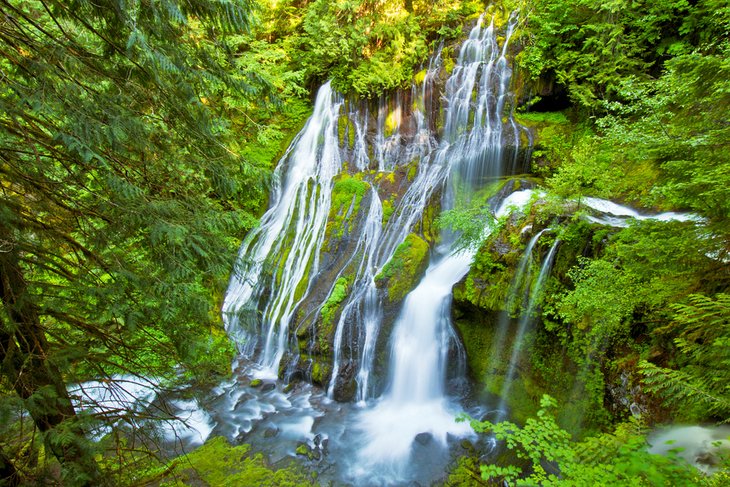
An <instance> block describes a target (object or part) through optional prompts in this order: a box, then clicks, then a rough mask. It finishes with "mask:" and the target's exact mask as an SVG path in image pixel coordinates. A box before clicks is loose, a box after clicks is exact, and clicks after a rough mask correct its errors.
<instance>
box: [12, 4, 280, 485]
mask: <svg viewBox="0 0 730 487" xmlns="http://www.w3.org/2000/svg"><path fill="white" fill-rule="evenodd" d="M252 8H253V5H252V3H251V2H249V1H248V0H216V1H202V0H94V1H88V0H2V1H0V14H1V20H0V71H2V84H1V85H0V178H1V181H2V186H1V187H0V191H1V192H2V198H1V199H0V247H1V250H2V251H1V252H0V282H1V283H2V286H0V288H1V289H0V291H1V294H2V296H1V297H2V309H1V310H0V359H1V360H2V365H3V367H2V378H3V382H2V384H3V391H6V392H4V393H3V394H4V395H5V394H8V393H9V391H14V392H15V393H16V394H17V395H18V396H19V397H20V398H21V399H22V400H23V401H24V405H25V408H26V409H27V410H28V411H29V412H30V414H31V416H32V417H33V419H34V421H35V423H36V425H37V427H38V429H39V431H40V432H42V433H43V434H44V436H45V440H46V446H47V448H48V451H50V452H52V453H53V454H54V455H55V456H56V457H57V458H58V459H59V461H60V462H61V463H62V465H63V467H64V472H65V473H64V475H65V476H66V477H65V482H66V483H68V485H88V484H95V485H96V484H100V483H104V482H105V481H107V480H108V479H105V478H104V477H103V476H102V475H101V474H100V472H99V469H98V467H97V466H96V465H95V462H94V461H93V445H91V444H89V443H88V442H87V441H86V440H85V434H84V425H83V424H82V422H81V421H80V419H79V417H77V416H76V414H75V412H74V409H73V407H72V406H71V402H70V398H69V396H68V393H67V387H66V384H67V383H68V382H69V381H77V380H82V379H85V378H87V377H89V376H101V377H104V376H111V374H113V373H118V372H128V373H132V374H137V375H144V376H166V375H169V374H170V373H171V372H172V370H173V367H175V366H177V365H178V364H182V365H183V366H187V367H188V370H189V373H191V374H197V375H198V376H202V377H206V376H210V375H211V374H214V373H219V372H225V371H226V369H227V363H226V362H227V360H226V359H225V353H224V352H223V350H222V349H221V345H220V340H219V339H217V338H215V335H213V336H212V335H211V333H210V330H211V329H215V328H216V327H218V328H220V323H219V318H218V316H217V315H218V313H217V302H218V300H219V299H220V295H221V293H222V289H223V287H224V285H225V281H226V276H227V273H228V271H229V267H230V265H231V262H232V261H233V259H234V257H235V249H236V246H237V243H238V241H237V239H238V238H240V237H241V236H242V235H243V233H244V232H245V231H246V230H247V229H248V228H250V227H251V226H252V225H253V224H254V223H255V218H254V216H253V214H252V213H253V212H255V211H258V207H259V203H260V201H261V196H262V195H263V194H264V192H265V191H264V176H265V172H264V171H263V168H261V167H259V166H257V165H254V164H251V163H249V162H248V161H247V160H246V159H245V158H244V157H242V156H241V155H240V154H239V153H237V150H236V148H237V145H236V144H235V139H236V138H237V135H236V134H235V133H234V132H233V130H234V128H235V126H234V122H233V121H232V120H231V119H230V117H229V114H228V113H227V112H226V111H225V108H226V101H225V100H228V101H229V102H233V101H235V103H237V104H238V105H239V106H252V105H254V101H255V102H256V103H260V100H266V99H268V97H269V95H270V94H271V91H272V88H271V85H270V84H269V83H267V82H266V81H264V80H263V79H262V78H261V77H260V76H258V74H257V73H255V72H253V71H248V70H247V69H246V68H245V66H241V65H240V64H237V63H236V62H235V56H234V54H235V53H234V52H232V51H231V49H230V46H229V45H228V44H227V43H226V42H225V41H226V39H227V36H231V35H234V34H236V35H237V34H245V33H247V32H248V30H249V29H250V27H251V25H252V24H251V23H252V19H253V17H252ZM246 100H248V101H249V102H248V105H247V104H246ZM221 353H222V354H221ZM200 357H212V358H211V360H207V361H206V360H201V359H200ZM216 358H219V359H221V361H219V363H216V362H215V360H216ZM221 364H222V366H221ZM193 367H195V369H194V370H193Z"/></svg>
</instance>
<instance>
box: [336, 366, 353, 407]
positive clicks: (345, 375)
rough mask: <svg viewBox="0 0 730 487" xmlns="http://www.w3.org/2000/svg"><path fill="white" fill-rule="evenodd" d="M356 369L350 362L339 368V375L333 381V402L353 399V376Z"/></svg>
mask: <svg viewBox="0 0 730 487" xmlns="http://www.w3.org/2000/svg"><path fill="white" fill-rule="evenodd" d="M356 373H357V367H356V366H355V364H354V363H352V362H345V363H343V364H342V366H341V367H340V373H339V374H338V375H337V379H336V380H335V387H334V389H333V391H332V395H333V396H334V399H335V401H339V402H347V401H351V400H352V399H353V398H354V397H355V389H356V388H357V384H356V383H355V374H356Z"/></svg>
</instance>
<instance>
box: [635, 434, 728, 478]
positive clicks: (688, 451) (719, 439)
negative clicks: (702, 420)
mask: <svg viewBox="0 0 730 487" xmlns="http://www.w3.org/2000/svg"><path fill="white" fill-rule="evenodd" d="M647 440H648V442H649V444H650V445H651V447H650V448H649V453H656V454H659V455H668V454H669V453H670V451H676V452H677V456H678V457H679V458H683V459H684V460H686V461H687V462H689V463H690V464H691V465H694V466H695V467H696V468H697V469H698V470H700V471H702V472H704V473H706V474H708V475H709V474H712V473H714V472H715V471H717V469H718V466H719V465H720V463H721V461H722V459H723V458H728V457H729V456H730V426H728V425H722V426H672V427H669V428H665V429H661V430H658V431H655V432H653V433H651V434H650V435H649V436H648V438H647Z"/></svg>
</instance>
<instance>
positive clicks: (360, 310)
mask: <svg viewBox="0 0 730 487" xmlns="http://www.w3.org/2000/svg"><path fill="white" fill-rule="evenodd" d="M440 68H441V65H440V51H439V52H438V53H437V54H436V55H435V56H434V58H433V59H432V60H431V62H430V63H429V67H428V70H427V71H426V75H425V76H424V79H423V81H422V83H421V84H420V85H419V84H416V83H414V85H413V87H412V90H411V92H412V95H411V96H412V98H413V100H414V105H415V106H416V109H415V111H414V113H413V118H414V119H415V124H414V125H415V127H414V134H415V135H414V136H413V139H412V142H411V144H409V146H408V148H407V149H406V151H405V154H404V155H405V160H411V159H420V161H421V163H420V164H419V167H418V173H417V174H416V176H415V179H414V180H413V182H412V183H411V184H410V186H409V187H408V189H407V190H406V192H405V194H404V195H403V197H402V198H401V200H400V202H399V204H398V205H397V207H396V208H395V209H394V211H393V215H392V217H391V218H390V219H389V220H388V222H387V223H386V226H385V228H384V229H383V230H382V232H381V231H380V230H379V228H380V226H381V222H382V205H381V203H380V200H379V199H378V198H379V196H378V193H377V192H376V191H373V192H372V198H373V199H374V200H375V199H377V200H378V205H379V206H380V209H379V210H377V213H376V212H374V211H373V208H372V207H371V210H370V211H369V212H368V214H367V216H366V219H365V224H364V228H365V231H364V232H363V246H362V252H361V253H360V255H362V260H361V263H360V265H359V267H358V270H357V275H356V278H355V281H354V284H353V288H352V290H351V292H350V294H349V296H348V298H347V302H346V303H345V305H344V306H343V308H342V312H341V314H340V318H339V320H338V322H337V328H336V331H335V337H334V361H333V371H332V378H331V380H330V383H329V385H328V388H327V394H328V396H329V397H330V398H332V397H334V389H335V386H336V384H337V381H338V379H339V371H340V369H341V367H342V361H343V346H344V345H345V340H344V335H345V332H346V329H347V328H348V327H356V328H357V330H355V331H354V332H353V331H350V335H355V336H358V337H359V342H361V347H360V349H359V358H358V357H357V356H356V357H354V361H355V362H356V363H357V374H356V382H357V393H356V399H357V400H358V401H364V400H365V399H367V398H368V397H369V392H370V376H371V369H372V366H373V358H374V353H375V344H376V341H377V337H378V333H379V330H380V325H381V321H382V303H381V301H380V299H379V297H378V290H377V286H376V284H375V276H376V275H377V274H378V272H379V271H380V270H381V269H382V268H383V266H384V265H385V264H386V263H387V262H388V261H389V260H390V259H391V257H393V254H394V253H395V250H396V248H397V246H398V245H399V244H400V243H401V242H403V240H404V239H405V237H406V236H407V235H408V233H409V232H410V231H411V228H412V227H413V225H414V224H415V223H416V222H417V221H418V220H419V219H420V218H421V216H422V214H423V211H424V209H425V208H426V205H427V204H428V201H429V199H430V197H431V195H432V194H433V192H434V190H435V189H436V188H437V187H438V185H439V184H440V183H441V182H442V181H443V171H441V170H440V168H439V167H435V166H434V164H432V161H431V159H430V158H429V157H428V154H429V153H430V151H431V148H432V146H433V142H432V137H431V135H430V130H429V125H430V122H429V114H430V108H431V103H432V102H431V100H430V92H431V91H432V89H433V82H434V79H435V77H436V75H437V73H438V71H439V70H440ZM396 102H400V99H396ZM383 106H387V105H386V104H385V102H381V103H380V111H379V115H378V119H379V122H378V133H377V135H376V144H375V148H376V150H375V151H374V152H375V156H376V160H377V165H378V168H379V169H381V170H382V169H384V166H385V163H384V162H383V161H384V160H386V159H388V158H393V159H394V160H395V159H396V154H395V151H396V147H397V144H396V142H399V141H400V138H401V136H400V134H399V133H398V130H394V133H393V134H392V135H391V136H390V137H389V138H388V139H386V138H385V137H384V135H383V130H384V129H383V127H382V126H381V124H385V125H387V124H386V123H385V122H386V121H387V120H386V119H385V115H383V113H384V111H385V110H384V109H383ZM393 113H394V114H396V115H394V117H396V120H397V122H398V125H397V126H396V129H397V128H399V127H400V113H401V104H399V103H397V104H396V105H395V109H394V111H393ZM365 119H367V116H366V117H365ZM355 126H356V127H357V130H356V134H361V133H364V132H365V131H366V127H363V123H362V122H360V123H356V124H355ZM357 140H358V138H357V137H356V153H357V154H360V157H367V156H363V155H362V154H363V153H364V152H366V151H365V150H363V149H361V148H360V146H359V144H358V143H357ZM400 157H401V160H402V158H403V157H404V156H400ZM365 164H367V163H365ZM376 226H377V227H378V228H377V229H376V228H375V227H376ZM355 355H357V351H356V352H355Z"/></svg>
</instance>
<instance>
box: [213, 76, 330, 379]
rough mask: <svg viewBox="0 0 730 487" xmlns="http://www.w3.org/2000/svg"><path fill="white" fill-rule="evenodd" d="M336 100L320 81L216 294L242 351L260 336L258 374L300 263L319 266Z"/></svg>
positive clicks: (283, 332) (284, 337)
mask: <svg viewBox="0 0 730 487" xmlns="http://www.w3.org/2000/svg"><path fill="white" fill-rule="evenodd" d="M341 104H342V100H341V98H340V97H339V96H337V95H336V94H335V93H334V92H333V91H332V88H331V87H330V85H329V83H327V84H325V85H324V86H322V88H320V90H319V93H318V95H317V100H316V103H315V107H314V112H313V114H312V116H311V117H310V118H309V120H308V121H307V124H306V125H305V127H304V129H303V130H302V132H301V133H300V135H299V136H298V137H297V139H296V140H295V141H294V143H293V144H292V145H291V147H290V148H289V150H288V152H287V154H286V155H285V156H284V158H283V159H282V161H281V162H280V164H279V166H278V167H277V169H276V173H275V185H274V187H273V188H272V197H271V208H270V209H269V210H268V211H267V212H266V214H264V216H263V218H262V219H261V225H260V226H259V227H257V228H256V229H254V230H253V231H251V232H250V233H249V235H248V237H247V238H246V241H245V242H244V243H243V245H242V246H241V250H240V251H239V259H238V263H237V268H236V270H235V272H234V274H233V276H232V277H231V282H230V284H229V286H228V292H227V293H226V297H225V300H224V302H223V319H224V322H225V324H226V330H227V331H228V333H229V334H230V335H231V336H232V337H233V338H234V339H235V340H236V342H237V343H238V344H239V348H240V350H241V352H242V353H243V354H244V355H248V356H252V355H253V353H254V351H255V348H256V347H257V345H259V340H262V341H263V344H262V346H261V349H262V351H261V355H260V356H259V358H258V362H259V363H260V365H261V370H260V375H261V376H263V377H272V378H275V377H277V376H278V371H279V370H278V369H279V363H280V361H281V358H282V356H283V355H284V352H285V351H286V350H287V346H288V334H289V325H290V323H291V318H292V314H293V313H294V310H295V308H296V306H297V304H299V301H300V300H301V296H302V293H301V292H297V291H298V289H299V288H300V286H301V285H302V280H303V278H304V276H305V275H306V274H307V270H308V269H309V276H310V281H311V278H312V277H314V276H316V275H317V270H318V268H319V258H320V250H321V248H322V243H323V241H324V236H325V226H326V224H327V217H328V215H329V208H330V205H331V203H332V184H333V183H332V180H333V178H334V176H335V175H336V174H337V173H338V172H339V171H340V169H341V160H340V153H339V141H338V137H337V135H338V134H337V117H338V114H339V109H340V105H341ZM305 284H306V286H307V287H308V286H309V284H310V283H309V282H307V283H305ZM264 290H268V293H267V295H268V299H266V297H265V296H263V291H264ZM261 302H263V309H262V310H260V311H259V309H260V305H261V304H262V303H261ZM242 320H243V321H244V322H243V323H242Z"/></svg>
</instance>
